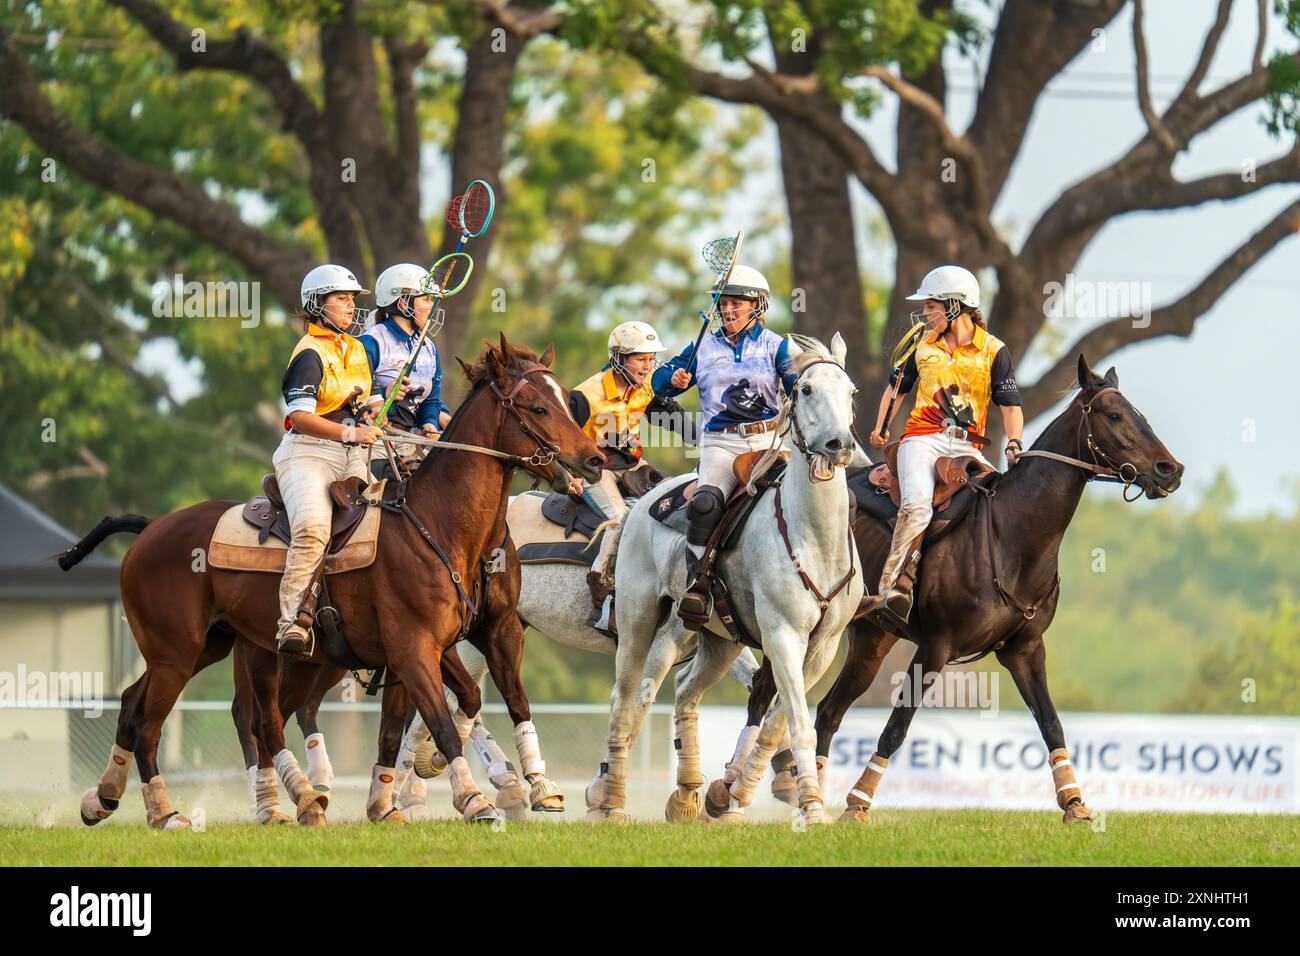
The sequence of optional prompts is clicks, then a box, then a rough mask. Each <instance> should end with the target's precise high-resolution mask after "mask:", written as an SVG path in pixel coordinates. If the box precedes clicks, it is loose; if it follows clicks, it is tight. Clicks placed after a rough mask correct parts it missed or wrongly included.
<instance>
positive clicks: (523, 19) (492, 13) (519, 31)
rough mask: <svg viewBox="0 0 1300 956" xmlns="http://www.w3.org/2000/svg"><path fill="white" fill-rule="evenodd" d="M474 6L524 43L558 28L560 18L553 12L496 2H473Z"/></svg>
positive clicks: (487, 0) (491, 0)
mask: <svg viewBox="0 0 1300 956" xmlns="http://www.w3.org/2000/svg"><path fill="white" fill-rule="evenodd" d="M474 5H475V6H476V7H478V8H479V10H480V11H482V13H483V14H484V16H485V17H486V18H487V19H488V20H489V21H492V22H495V23H497V24H499V25H500V26H502V27H504V28H505V29H506V31H507V32H509V33H513V34H514V35H515V36H516V37H518V38H519V39H521V40H524V41H528V40H531V39H532V38H533V37H536V36H540V35H541V34H543V33H554V32H555V31H556V30H558V29H559V27H560V16H559V14H558V13H556V12H555V11H554V10H550V9H537V8H534V7H527V6H524V5H523V4H518V3H511V4H503V3H498V2H497V0H474Z"/></svg>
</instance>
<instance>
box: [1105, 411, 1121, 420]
mask: <svg viewBox="0 0 1300 956" xmlns="http://www.w3.org/2000/svg"><path fill="white" fill-rule="evenodd" d="M1106 417H1107V418H1109V419H1110V420H1111V421H1112V422H1117V421H1119V413H1117V412H1107V413H1106Z"/></svg>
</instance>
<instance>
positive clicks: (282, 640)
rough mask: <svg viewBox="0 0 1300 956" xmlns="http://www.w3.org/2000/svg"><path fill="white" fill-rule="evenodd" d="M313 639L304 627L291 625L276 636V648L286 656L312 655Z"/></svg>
mask: <svg viewBox="0 0 1300 956" xmlns="http://www.w3.org/2000/svg"><path fill="white" fill-rule="evenodd" d="M312 644H313V640H312V637H311V635H310V634H307V633H306V632H304V631H303V630H302V628H300V627H297V626H290V627H288V628H286V629H285V631H284V633H283V634H281V635H280V636H279V637H278V638H276V643H275V650H276V652H277V653H279V654H283V655H285V656H286V657H310V656H311V652H312Z"/></svg>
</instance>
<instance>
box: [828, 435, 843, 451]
mask: <svg viewBox="0 0 1300 956" xmlns="http://www.w3.org/2000/svg"><path fill="white" fill-rule="evenodd" d="M843 447H844V443H843V442H842V441H840V440H839V439H838V438H832V439H831V440H830V441H828V442H827V443H826V448H827V450H828V451H839V450H840V449H841V448H843Z"/></svg>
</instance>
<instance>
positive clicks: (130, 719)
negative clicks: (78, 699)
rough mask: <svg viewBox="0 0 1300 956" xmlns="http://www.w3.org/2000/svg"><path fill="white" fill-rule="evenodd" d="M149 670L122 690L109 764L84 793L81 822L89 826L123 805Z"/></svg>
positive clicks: (110, 814) (101, 820)
mask: <svg viewBox="0 0 1300 956" xmlns="http://www.w3.org/2000/svg"><path fill="white" fill-rule="evenodd" d="M148 682H149V671H148V670H146V671H145V672H144V674H143V675H141V677H140V678H139V679H138V680H137V681H136V682H135V683H133V684H132V685H131V686H130V687H128V688H127V689H126V690H124V691H123V692H122V707H121V710H119V711H118V716H117V735H116V739H115V740H114V742H113V747H112V750H111V751H110V752H109V755H108V766H107V767H106V768H105V769H104V772H103V774H101V775H100V778H99V785H98V786H97V787H91V788H90V789H89V790H87V791H86V792H85V793H84V794H83V795H82V797H81V822H82V823H84V824H85V825H86V826H88V827H93V826H95V825H96V824H98V823H101V822H103V821H104V820H107V819H108V818H109V817H110V816H112V815H113V814H114V813H115V812H116V811H117V808H118V807H119V806H120V805H121V802H122V796H123V795H124V794H125V793H126V784H127V779H128V777H129V775H130V773H131V765H132V764H133V763H134V762H135V749H136V738H137V735H138V734H137V728H138V724H139V720H140V715H141V713H142V708H143V705H144V692H145V688H146V686H147V684H148Z"/></svg>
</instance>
